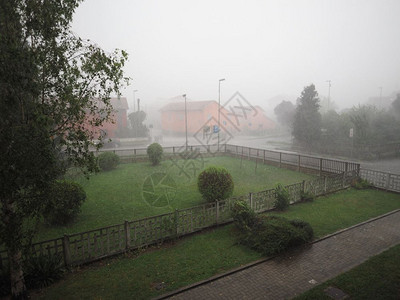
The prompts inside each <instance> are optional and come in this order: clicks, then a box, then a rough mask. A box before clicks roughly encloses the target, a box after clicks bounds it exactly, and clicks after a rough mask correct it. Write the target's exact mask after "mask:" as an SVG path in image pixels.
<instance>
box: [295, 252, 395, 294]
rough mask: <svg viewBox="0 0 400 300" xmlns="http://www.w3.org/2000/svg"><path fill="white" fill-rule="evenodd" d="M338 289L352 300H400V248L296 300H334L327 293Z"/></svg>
mask: <svg viewBox="0 0 400 300" xmlns="http://www.w3.org/2000/svg"><path fill="white" fill-rule="evenodd" d="M328 286H334V287H337V288H339V289H341V290H342V291H343V292H345V293H346V294H348V295H349V296H350V298H351V299H360V300H361V299H362V300H365V299H371V300H372V299H373V300H375V299H399V298H400V245H397V246H394V247H392V248H390V249H389V250H387V251H385V252H383V253H381V254H379V255H377V256H374V257H372V258H370V259H369V260H367V261H366V262H364V263H363V264H361V265H359V266H357V267H355V268H354V269H352V270H350V271H348V272H346V273H343V274H341V275H339V276H337V277H335V278H334V279H331V280H329V281H327V282H325V283H323V284H320V285H318V286H316V287H315V288H313V289H311V290H309V291H307V292H305V293H304V294H302V295H300V296H299V297H297V298H295V299H296V300H306V299H321V300H324V299H326V300H330V299H332V298H330V297H328V296H327V295H325V293H324V290H325V289H326V288H327V287H328Z"/></svg>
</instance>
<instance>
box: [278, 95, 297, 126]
mask: <svg viewBox="0 0 400 300" xmlns="http://www.w3.org/2000/svg"><path fill="white" fill-rule="evenodd" d="M295 112H296V108H295V106H294V104H293V103H292V102H290V101H285V100H283V101H282V102H281V103H279V104H278V105H277V106H276V107H275V108H274V113H275V115H276V118H277V120H278V122H279V124H280V125H281V126H284V127H287V128H291V127H292V124H293V118H294V114H295Z"/></svg>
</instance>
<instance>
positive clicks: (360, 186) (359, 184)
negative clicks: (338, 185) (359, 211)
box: [351, 178, 371, 190]
mask: <svg viewBox="0 0 400 300" xmlns="http://www.w3.org/2000/svg"><path fill="white" fill-rule="evenodd" d="M351 186H352V187H353V188H355V189H357V190H365V189H369V188H370V187H371V184H370V183H369V182H368V181H367V180H366V179H362V178H357V179H355V180H353V181H352V182H351Z"/></svg>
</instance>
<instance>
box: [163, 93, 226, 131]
mask: <svg viewBox="0 0 400 300" xmlns="http://www.w3.org/2000/svg"><path fill="white" fill-rule="evenodd" d="M180 98H182V99H181V101H179V102H173V103H169V104H167V105H165V106H164V107H162V108H161V128H162V131H163V134H177V135H184V134H185V132H186V131H185V129H186V127H185V100H184V98H183V97H180ZM186 113H187V132H188V134H190V135H193V134H196V133H198V132H203V131H206V130H207V128H209V130H210V131H213V130H214V128H215V126H218V103H217V102H216V101H214V100H210V101H189V100H187V102H186ZM227 115H228V112H227V111H226V110H225V109H224V108H223V107H221V114H220V124H221V131H229V130H233V129H234V127H233V126H232V124H231V122H230V120H229V118H227V117H226V116H227Z"/></svg>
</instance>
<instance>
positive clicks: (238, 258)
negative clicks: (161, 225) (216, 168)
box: [35, 189, 400, 299]
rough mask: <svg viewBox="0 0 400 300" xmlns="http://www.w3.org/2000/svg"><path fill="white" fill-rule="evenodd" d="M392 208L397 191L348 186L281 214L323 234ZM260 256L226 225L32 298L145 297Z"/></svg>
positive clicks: (398, 200) (100, 266)
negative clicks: (306, 223) (350, 187)
mask: <svg viewBox="0 0 400 300" xmlns="http://www.w3.org/2000/svg"><path fill="white" fill-rule="evenodd" d="M396 208H400V195H399V194H393V193H386V192H382V191H378V190H363V191H356V190H353V189H349V190H346V191H342V192H339V193H336V194H332V195H328V196H325V197H320V198H318V199H316V200H315V201H314V202H312V203H304V204H298V205H294V206H291V207H290V209H289V210H288V211H287V212H284V213H281V214H280V215H283V216H285V217H287V218H300V219H303V220H306V221H309V222H310V223H311V224H312V226H313V228H314V230H315V232H316V235H317V236H322V235H326V234H328V233H333V232H335V231H337V230H339V229H342V228H345V227H348V226H351V225H354V224H357V223H359V222H361V221H365V220H367V219H369V218H372V217H375V216H378V215H381V214H383V213H386V212H389V211H392V210H394V209H396ZM259 258H261V255H260V254H258V253H256V252H254V251H252V250H249V249H247V248H245V247H243V246H240V245H237V244H236V239H235V235H234V226H233V225H228V226H224V227H220V228H216V229H213V230H208V231H205V232H204V233H201V234H196V235H193V236H189V237H186V238H182V239H180V240H178V241H177V242H176V243H175V244H174V245H166V246H165V247H161V248H160V249H155V248H152V249H150V250H148V251H145V252H143V253H141V254H140V255H138V256H134V255H132V254H131V256H129V255H126V256H120V257H118V258H114V259H109V260H104V261H102V262H100V263H97V264H92V265H89V266H87V267H83V268H82V269H81V270H77V271H74V272H73V273H70V274H68V275H67V277H66V278H65V279H64V280H62V281H60V282H58V283H56V284H54V285H53V286H50V287H49V288H47V289H45V290H44V291H42V293H40V294H36V295H35V298H44V299H75V298H90V299H109V298H113V299H118V298H123V299H124V298H134V299H148V298H150V297H153V296H156V295H159V294H163V293H165V292H167V291H172V290H174V289H177V288H179V287H182V286H185V285H188V284H190V283H194V282H197V281H199V280H203V279H206V278H208V277H210V276H213V275H215V274H218V273H222V272H224V271H227V270H229V269H232V268H235V267H238V266H240V265H243V264H246V263H249V262H251V261H254V260H256V259H259ZM162 282H164V285H161V286H162V289H160V290H158V289H157V286H159V284H160V283H162Z"/></svg>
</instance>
